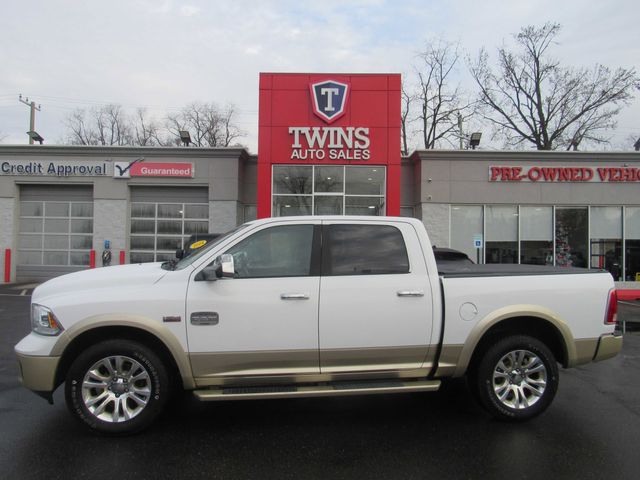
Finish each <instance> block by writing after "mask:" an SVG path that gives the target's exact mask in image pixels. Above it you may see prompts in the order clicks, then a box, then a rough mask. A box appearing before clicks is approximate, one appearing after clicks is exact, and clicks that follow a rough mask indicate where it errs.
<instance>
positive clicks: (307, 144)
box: [289, 80, 371, 160]
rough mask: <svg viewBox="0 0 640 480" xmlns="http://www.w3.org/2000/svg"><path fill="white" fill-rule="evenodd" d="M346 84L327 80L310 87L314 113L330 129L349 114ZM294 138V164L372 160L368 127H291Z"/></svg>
mask: <svg viewBox="0 0 640 480" xmlns="http://www.w3.org/2000/svg"><path fill="white" fill-rule="evenodd" d="M350 89H351V86H350V84H349V83H346V82H338V81H335V80H326V81H323V82H317V83H311V84H309V91H310V94H311V95H310V96H311V107H312V110H313V113H314V114H315V115H316V116H317V117H318V118H320V119H321V120H322V121H323V122H325V123H326V124H327V125H331V124H332V123H333V122H335V121H336V120H338V119H339V118H341V117H342V116H343V115H344V114H345V113H346V110H347V104H348V102H347V101H348V99H349V90H350ZM289 134H290V135H291V136H292V142H291V155H290V159H291V160H325V159H328V160H369V159H370V158H371V152H370V150H369V146H370V145H371V141H370V139H369V128H368V127H364V126H358V127H353V126H349V127H343V126H340V127H338V126H322V127H318V126H316V127H311V126H297V127H289Z"/></svg>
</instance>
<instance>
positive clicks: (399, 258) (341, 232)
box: [323, 225, 409, 275]
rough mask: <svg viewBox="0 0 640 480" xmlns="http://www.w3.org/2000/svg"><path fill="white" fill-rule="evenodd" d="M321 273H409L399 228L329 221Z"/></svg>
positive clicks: (407, 260)
mask: <svg viewBox="0 0 640 480" xmlns="http://www.w3.org/2000/svg"><path fill="white" fill-rule="evenodd" d="M325 233H326V238H327V240H328V246H327V248H326V249H325V251H324V255H325V257H324V265H323V267H324V270H323V274H324V275H376V274H377V275H380V274H388V273H408V272H409V258H408V257H407V249H406V248H405V245H404V240H403V238H402V234H401V233H400V230H398V229H397V228H396V227H392V226H390V225H329V226H327V227H326V229H325Z"/></svg>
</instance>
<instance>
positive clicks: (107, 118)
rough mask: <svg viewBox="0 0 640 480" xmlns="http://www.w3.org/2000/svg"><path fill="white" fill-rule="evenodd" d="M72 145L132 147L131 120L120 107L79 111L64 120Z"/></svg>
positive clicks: (112, 106) (111, 106)
mask: <svg viewBox="0 0 640 480" xmlns="http://www.w3.org/2000/svg"><path fill="white" fill-rule="evenodd" d="M64 123H65V125H66V126H67V142H68V143H70V144H71V145H132V144H134V141H133V135H132V126H131V119H130V118H129V116H128V115H127V114H126V112H124V110H123V109H122V107H121V106H120V105H104V106H101V107H93V108H91V109H90V110H89V111H88V112H87V111H86V110H84V109H78V110H74V111H73V112H71V113H70V114H69V115H68V116H67V118H66V119H65V120H64Z"/></svg>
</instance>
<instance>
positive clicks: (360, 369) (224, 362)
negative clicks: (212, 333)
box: [190, 346, 431, 388]
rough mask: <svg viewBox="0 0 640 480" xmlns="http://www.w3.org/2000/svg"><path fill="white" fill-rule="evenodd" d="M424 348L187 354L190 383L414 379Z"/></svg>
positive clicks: (422, 368) (422, 369) (422, 366)
mask: <svg viewBox="0 0 640 480" xmlns="http://www.w3.org/2000/svg"><path fill="white" fill-rule="evenodd" d="M426 351H427V347H425V346H421V347H396V348H370V349H339V350H330V351H329V350H327V351H323V352H321V358H322V359H323V360H324V359H325V358H327V359H330V360H327V362H328V365H327V366H325V364H324V362H323V363H322V369H320V368H319V367H318V364H319V361H320V360H319V359H318V352H317V350H311V351H309V350H289V351H287V350H278V351H261V352H222V353H197V354H191V356H190V358H191V368H192V370H193V373H194V377H195V383H196V387H197V388H198V387H206V386H215V385H269V384H273V385H277V384H280V385H282V384H291V383H314V382H331V381H336V380H359V379H373V378H388V379H393V378H420V377H423V378H424V377H426V376H427V375H428V374H429V371H430V369H431V363H430V362H424V356H425V353H426Z"/></svg>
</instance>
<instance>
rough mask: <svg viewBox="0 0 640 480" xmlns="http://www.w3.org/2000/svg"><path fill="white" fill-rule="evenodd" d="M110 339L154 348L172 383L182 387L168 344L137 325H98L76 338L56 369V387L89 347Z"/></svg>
mask: <svg viewBox="0 0 640 480" xmlns="http://www.w3.org/2000/svg"><path fill="white" fill-rule="evenodd" d="M110 339H126V340H132V341H135V342H138V343H141V344H143V345H145V346H146V347H148V348H150V349H152V350H153V351H154V353H155V354H156V355H158V356H159V357H160V360H162V361H163V362H164V364H165V365H166V367H167V371H168V373H169V375H170V377H171V383H172V384H174V385H176V386H179V387H180V388H182V376H181V375H180V370H179V369H178V365H177V364H176V361H175V359H174V358H173V355H172V354H171V352H170V351H169V349H168V348H167V346H166V345H165V344H164V343H163V342H162V341H161V340H160V339H159V338H158V337H156V336H155V335H153V334H152V333H149V332H147V331H146V330H142V329H139V328H135V327H124V326H108V327H98V328H94V329H92V330H89V331H87V332H84V333H82V334H80V335H78V336H77V337H76V338H74V339H73V340H72V341H71V343H70V344H69V345H68V346H67V348H65V350H64V353H63V354H62V358H61V359H60V363H59V364H58V369H57V371H56V383H55V388H57V387H58V386H59V385H60V384H62V383H63V382H64V379H65V377H66V376H67V372H68V371H69V367H71V364H72V363H73V361H74V360H75V359H76V358H77V357H78V355H80V354H81V353H82V352H83V351H84V350H85V349H86V348H87V347H89V346H91V345H93V344H96V343H99V342H102V341H104V340H110Z"/></svg>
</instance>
